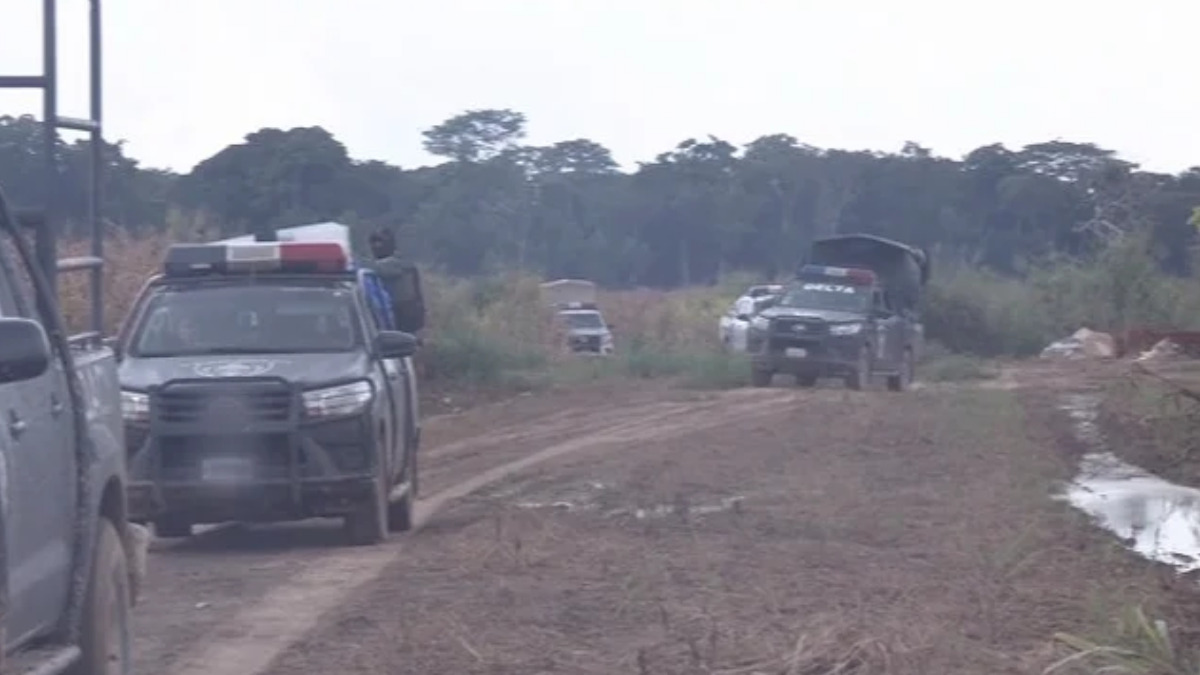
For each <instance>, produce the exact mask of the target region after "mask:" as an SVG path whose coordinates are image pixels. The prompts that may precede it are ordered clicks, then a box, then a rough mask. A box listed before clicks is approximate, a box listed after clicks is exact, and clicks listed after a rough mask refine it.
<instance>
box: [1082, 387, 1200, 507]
mask: <svg viewBox="0 0 1200 675" xmlns="http://www.w3.org/2000/svg"><path fill="white" fill-rule="evenodd" d="M1185 365H1190V364H1185ZM1166 376H1167V377H1169V378H1172V379H1174V378H1175V377H1179V379H1180V380H1182V381H1185V382H1186V379H1187V378H1186V375H1185V374H1184V373H1179V374H1178V375H1176V374H1173V373H1171V372H1170V371H1169V370H1168V371H1167V372H1166ZM1101 413H1102V416H1101V422H1102V424H1103V426H1104V429H1105V432H1106V433H1107V434H1108V435H1109V437H1110V438H1111V440H1112V441H1113V446H1114V449H1115V451H1116V452H1117V454H1119V455H1121V456H1122V457H1123V458H1125V459H1126V460H1128V461H1130V462H1132V463H1134V464H1136V465H1138V466H1141V467H1142V468H1144V469H1146V470H1148V471H1151V472H1154V473H1156V474H1158V475H1161V476H1163V477H1164V478H1167V479H1168V480H1173V481H1176V482H1179V483H1184V484H1188V485H1194V486H1200V402H1197V401H1196V400H1195V399H1192V398H1190V397H1188V396H1185V395H1183V394H1182V393H1181V391H1180V389H1179V388H1178V386H1176V385H1174V384H1172V383H1170V382H1168V381H1164V380H1161V379H1159V378H1158V377H1154V376H1148V375H1144V374H1137V373H1132V372H1131V373H1130V374H1129V375H1127V376H1126V377H1124V378H1121V379H1118V380H1115V381H1113V382H1112V383H1111V384H1110V385H1109V387H1108V390H1107V392H1106V395H1105V397H1104V402H1103V404H1102V406H1101Z"/></svg>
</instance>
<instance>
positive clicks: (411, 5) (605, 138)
mask: <svg viewBox="0 0 1200 675" xmlns="http://www.w3.org/2000/svg"><path fill="white" fill-rule="evenodd" d="M41 4H42V3H41V2H40V1H39V0H4V10H5V12H4V17H3V28H2V30H0V34H2V38H0V72H3V73H4V74H26V73H36V72H38V71H39V70H40V49H41V47H40V41H39V40H40V35H41V34H40V30H39V22H40V16H41V14H40V7H41ZM59 5H60V9H59V14H60V38H59V40H60V69H61V72H62V76H63V83H62V85H61V87H62V92H61V94H60V96H61V100H62V110H61V112H62V114H67V115H80V114H81V113H84V112H86V99H85V96H86V82H87V76H86V67H87V52H86V36H87V31H86V26H87V24H86V20H87V0H59ZM105 5H106V7H105V31H106V35H105V38H106V42H105V73H104V74H105V78H106V89H107V91H106V100H105V116H106V124H107V136H108V138H109V139H110V140H116V139H124V140H126V141H127V142H128V146H127V151H128V152H129V153H130V154H131V155H132V156H134V157H136V158H137V159H139V160H141V161H142V162H143V164H146V165H150V166H156V167H165V168H171V169H175V170H180V171H186V170H188V169H190V168H191V167H192V166H193V165H194V164H195V163H196V162H198V161H200V160H202V159H204V158H205V157H208V156H209V155H212V154H213V153H215V152H217V151H219V150H220V149H221V148H223V147H224V146H226V145H228V144H230V143H234V142H237V141H239V140H240V139H241V138H242V137H243V136H245V135H246V134H247V133H249V132H251V131H253V130H256V129H258V128H261V127H264V126H275V127H292V126H308V125H321V126H323V127H325V128H326V129H328V130H330V131H331V132H332V133H334V134H335V135H336V136H337V137H338V138H339V139H341V140H342V142H344V143H345V144H346V145H347V146H348V148H349V150H350V153H351V154H352V155H353V156H354V157H356V158H361V159H382V160H387V161H389V162H393V163H398V164H400V165H402V166H405V167H412V166H415V165H420V164H428V163H432V162H433V158H431V157H430V156H429V155H427V154H426V153H425V152H424V151H423V150H422V148H421V133H420V132H421V131H422V130H424V129H427V128H429V127H430V126H433V125H435V124H437V123H438V122H441V121H442V120H444V119H446V118H447V117H450V116H452V115H454V114H456V113H458V112H461V111H462V110H464V109H468V108H512V109H515V110H518V111H521V112H524V113H525V114H526V115H527V116H528V118H529V137H528V141H529V142H531V143H536V144H545V143H551V142H554V141H557V140H564V139H568V138H577V137H587V138H591V139H593V140H595V141H598V142H600V143H603V144H604V145H606V146H608V147H609V148H611V149H612V150H613V152H614V154H615V156H616V158H617V160H618V161H620V162H621V163H622V164H624V165H625V166H627V167H632V166H633V165H634V162H636V161H639V160H648V159H651V158H653V156H654V155H656V154H657V153H659V152H662V151H664V150H667V149H669V148H671V147H672V146H674V145H675V144H676V143H678V142H679V141H681V140H683V139H685V138H688V137H692V136H697V137H702V136H704V135H706V134H714V135H716V136H719V137H721V138H725V139H726V140H730V141H732V142H735V143H738V144H742V143H746V142H748V141H750V140H753V139H754V138H755V137H757V136H760V135H763V134H769V133H780V132H782V133H789V134H792V135H794V136H796V137H797V138H799V139H800V140H801V141H803V142H806V143H810V144H812V145H816V146H820V147H839V148H853V149H862V148H870V149H881V150H898V149H899V148H900V147H901V145H902V144H903V142H904V141H906V140H915V141H918V142H920V143H921V144H923V145H926V146H928V147H931V148H932V149H933V150H934V151H935V152H937V153H938V154H945V155H951V156H961V155H962V154H964V153H965V152H968V151H969V150H971V149H972V148H974V147H977V146H979V145H984V144H987V143H992V142H997V141H999V142H1003V143H1006V144H1008V145H1010V146H1013V147H1017V146H1020V145H1023V144H1026V143H1032V142H1038V141H1042V140H1050V139H1054V138H1062V139H1065V140H1080V141H1091V142H1096V143H1099V144H1101V145H1104V146H1106V147H1110V148H1114V149H1116V150H1118V151H1120V152H1121V153H1122V155H1124V156H1125V157H1127V158H1129V159H1132V160H1134V161H1138V162H1141V163H1142V164H1143V166H1145V167H1146V168H1148V169H1152V170H1158V171H1171V172H1174V171H1180V170H1182V169H1184V168H1187V167H1190V166H1194V165H1198V164H1200V133H1197V130H1198V129H1200V68H1198V66H1197V58H1196V50H1197V47H1198V45H1197V43H1198V42H1200V38H1197V37H1196V35H1197V32H1196V27H1197V25H1200V2H1195V1H1194V0H1145V2H1142V3H1132V2H1118V1H1116V0H1114V1H1113V2H1110V3H1103V2H1095V1H1094V0H1092V1H1087V2H1085V1H1084V0H1007V1H1006V2H1002V3H995V2H988V3H983V2H963V1H962V0H957V1H954V0H900V1H896V0H858V1H856V0H840V1H835V0H824V1H821V2H817V1H810V0H739V1H734V0H425V1H422V2H418V1H417V0H106V2H105ZM39 100H40V99H39V98H38V97H37V95H36V94H34V93H10V92H0V113H12V114H17V113H25V112H33V113H37V112H39V111H40V103H39Z"/></svg>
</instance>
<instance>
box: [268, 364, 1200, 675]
mask: <svg viewBox="0 0 1200 675" xmlns="http://www.w3.org/2000/svg"><path fill="white" fill-rule="evenodd" d="M1065 372H1066V371H1059V370H1054V369H1049V370H1047V369H1043V370H1040V371H1037V372H1033V373H1032V374H1031V375H1028V376H1025V375H1023V374H1021V373H1018V374H1017V375H1016V376H1015V377H1016V379H1017V380H1018V381H1020V382H1024V383H1026V384H1027V385H1028V386H1027V387H1025V388H1022V389H1013V390H984V389H966V388H964V389H961V390H955V391H941V392H939V391H924V392H923V391H914V392H909V393H907V394H901V395H895V394H889V393H885V392H881V391H872V392H865V393H851V392H843V391H838V390H815V391H797V390H787V391H783V392H781V391H778V390H771V391H770V392H761V391H760V392H745V393H742V392H737V393H734V394H726V395H723V396H722V397H718V398H717V399H714V400H713V401H686V400H685V401H679V400H675V401H666V402H661V401H646V402H645V403H644V404H638V405H644V406H645V407H646V410H645V411H644V412H645V414H646V416H645V417H643V418H641V419H640V420H626V421H627V422H631V424H625V425H624V426H623V425H622V420H620V419H619V417H620V416H619V415H618V416H617V418H616V419H613V420H612V421H605V420H606V418H603V417H602V416H601V417H599V418H597V417H591V418H584V419H580V420H576V422H578V423H579V424H580V425H581V430H580V434H581V437H580V438H581V440H578V441H577V442H575V443H576V444H575V445H572V443H573V441H572V440H571V433H570V430H569V427H570V426H571V424H573V423H575V422H573V421H572V417H571V416H570V415H569V414H564V415H563V416H561V417H558V418H556V419H557V421H556V422H553V421H552V422H549V423H547V424H546V425H544V426H543V429H558V430H559V431H554V432H553V433H550V434H548V435H547V437H546V438H544V439H543V438H530V437H525V436H521V435H520V434H519V433H518V432H517V431H516V430H515V429H512V422H513V419H511V416H515V417H520V412H519V410H520V406H521V405H526V406H532V407H536V406H537V405H538V404H536V403H533V402H526V403H515V404H513V405H514V406H515V407H511V408H508V413H509V414H505V413H503V412H500V410H499V409H497V411H495V412H493V413H482V412H481V418H480V419H481V420H485V419H488V415H494V417H491V419H492V420H494V422H493V424H497V425H499V426H498V427H497V428H495V429H492V428H491V427H489V426H488V423H487V422H486V421H472V422H471V425H472V426H471V428H472V429H475V430H477V431H475V432H472V431H470V430H469V429H465V428H455V429H453V430H451V429H447V430H446V436H445V437H444V439H445V440H444V441H442V442H440V443H438V444H432V445H431V446H429V451H428V452H429V454H430V455H431V456H436V455H437V453H438V452H439V449H438V448H439V447H441V448H446V447H448V446H452V444H454V443H458V444H459V446H458V449H457V450H456V451H455V452H456V453H459V454H460V455H461V453H467V454H471V453H473V452H474V451H472V450H470V448H471V446H472V442H471V441H470V440H469V439H472V438H474V439H476V440H475V441H474V442H476V443H479V444H480V445H479V447H480V448H483V449H481V450H479V451H478V454H479V455H482V454H484V453H493V454H495V456H496V457H497V458H498V459H499V458H502V459H500V464H498V465H496V466H497V468H498V469H501V471H500V473H498V474H495V475H492V476H490V477H486V478H487V479H486V480H481V481H477V482H474V483H473V482H472V481H471V480H468V478H469V475H475V476H481V475H483V474H480V473H476V472H477V471H478V469H479V468H480V467H482V464H480V465H472V468H471V469H470V470H467V469H466V465H463V472H462V474H461V475H458V476H457V478H456V479H457V480H458V481H459V482H458V483H454V481H453V480H451V477H450V476H449V475H448V474H447V475H445V476H443V477H442V479H440V480H439V483H440V485H442V486H447V485H449V487H439V488H437V489H438V490H439V491H440V492H439V494H440V495H441V497H442V501H441V502H440V503H439V504H437V507H438V508H437V509H436V510H435V511H434V512H433V513H432V515H431V516H430V517H429V519H428V520H427V522H426V523H425V525H424V528H423V529H422V531H421V532H420V533H418V534H417V535H416V536H413V537H410V538H408V539H406V540H405V541H404V544H403V551H402V554H401V555H397V556H396V557H395V559H394V560H392V561H391V562H390V563H389V564H388V565H387V566H386V567H384V568H383V569H382V570H381V571H380V572H379V574H378V576H377V577H376V578H375V579H374V580H373V581H371V582H370V583H367V584H364V585H363V586H362V587H361V588H360V589H359V590H357V591H356V592H354V593H353V594H351V595H350V596H349V597H348V598H347V599H346V600H345V601H344V602H342V603H341V604H340V605H339V606H338V607H337V608H336V609H334V610H332V611H330V612H329V613H328V614H326V615H325V616H324V617H323V618H322V620H321V622H320V625H319V626H318V628H317V629H316V630H314V631H312V632H311V633H309V634H308V635H307V636H306V637H305V638H304V639H302V640H300V641H299V642H297V643H296V644H295V645H294V646H293V647H292V648H291V649H290V650H288V651H287V652H285V653H284V654H283V655H282V656H281V657H280V658H279V659H278V660H277V661H275V663H274V664H273V666H272V667H271V669H270V670H269V672H270V673H275V674H278V675H283V674H285V673H286V674H289V675H303V674H309V673H312V674H316V673H331V672H338V673H490V674H498V673H513V674H516V673H521V674H531V673H614V672H631V673H696V672H706V673H727V674H730V675H732V674H734V673H743V674H745V675H750V674H751V673H755V672H761V673H782V672H789V673H807V674H817V673H834V672H838V673H860V674H862V673H914V674H921V675H927V674H931V673H965V674H970V673H981V674H982V673H988V674H993V673H1031V672H1040V669H1041V668H1042V667H1044V666H1045V665H1047V664H1048V663H1050V662H1051V661H1052V660H1054V659H1055V658H1056V657H1059V656H1061V655H1062V653H1061V651H1059V649H1058V648H1057V647H1056V646H1055V643H1054V642H1053V635H1054V634H1055V632H1056V631H1068V632H1074V633H1080V634H1089V635H1094V634H1095V633H1096V631H1098V630H1103V629H1104V628H1106V627H1107V626H1108V624H1109V622H1110V619H1111V618H1112V617H1113V616H1115V614H1116V611H1117V610H1118V609H1119V608H1121V607H1124V606H1126V605H1129V604H1133V603H1147V604H1148V605H1149V606H1150V608H1151V609H1158V608H1166V609H1170V608H1171V606H1172V605H1171V600H1172V597H1171V596H1172V594H1179V593H1182V591H1180V589H1179V588H1178V587H1177V586H1176V584H1175V582H1174V581H1173V580H1172V579H1171V578H1169V576H1168V575H1167V573H1165V572H1164V571H1163V570H1162V569H1160V568H1157V567H1154V566H1151V565H1148V564H1144V563H1143V562H1141V561H1140V560H1138V559H1136V558H1135V557H1133V556H1132V555H1131V554H1128V553H1126V552H1124V551H1123V550H1121V549H1120V547H1119V546H1118V545H1117V544H1116V543H1115V542H1112V541H1110V540H1108V539H1107V538H1105V536H1104V535H1103V534H1102V533H1100V532H1099V531H1098V530H1096V529H1094V528H1091V527H1089V526H1087V524H1086V523H1085V521H1084V519H1083V518H1082V517H1081V516H1077V515H1076V514H1075V513H1073V512H1072V511H1070V510H1068V509H1067V508H1066V507H1065V506H1063V505H1061V504H1057V503H1055V502H1052V501H1051V500H1050V499H1049V498H1048V494H1049V492H1050V491H1051V490H1052V488H1053V486H1054V484H1055V482H1056V481H1058V480H1061V479H1065V478H1068V477H1070V475H1071V474H1072V472H1073V469H1074V467H1073V457H1072V456H1071V453H1070V452H1057V451H1056V448H1057V447H1058V445H1059V440H1060V439H1059V435H1060V433H1061V429H1060V428H1058V427H1056V423H1055V422H1054V421H1053V420H1052V419H1051V418H1049V417H1047V416H1046V415H1043V414H1042V413H1044V412H1045V411H1047V410H1050V409H1051V408H1052V404H1051V403H1050V401H1051V398H1050V397H1051V395H1052V391H1051V390H1052V388H1053V385H1054V383H1056V382H1058V383H1060V384H1061V382H1060V381H1059V380H1056V378H1059V377H1062V378H1067V375H1066V374H1065ZM1064 381H1065V380H1064ZM739 397H740V398H739ZM650 398H655V397H654V396H651V397H650ZM1022 398H1023V399H1025V401H1026V405H1022V403H1021V402H1020V399H1022ZM718 403H719V404H718ZM671 404H674V405H675V406H677V407H672V405H671ZM654 405H661V406H662V407H660V408H656V409H654V410H651V409H650V408H651V407H653V406H654ZM689 410H690V413H689ZM1031 411H1035V412H1031ZM1037 411H1040V412H1037ZM656 415H661V416H656ZM555 425H560V426H558V427H556V426H555ZM606 425H608V426H606ZM598 428H599V429H598ZM560 432H561V434H562V436H558V435H557V434H559V433H560ZM431 433H432V432H431ZM439 433H440V432H439ZM473 434H477V435H473ZM505 434H516V435H511V436H505ZM497 439H500V440H497ZM588 439H590V440H588ZM580 444H582V445H580ZM585 446H586V447H585ZM534 455H537V457H536V459H537V461H536V462H532V461H531V462H528V463H527V464H521V462H522V461H523V460H516V461H515V462H514V460H513V459H512V458H514V457H526V456H527V457H533V456H534ZM472 461H476V460H472ZM505 467H507V468H505ZM454 473H456V474H457V473H458V472H457V471H455V472H454ZM484 473H487V472H486V471H485V472H484ZM451 483H454V485H450V484H451ZM1176 599H1178V598H1176ZM297 611H299V608H297ZM1172 618H1174V617H1172ZM1195 618H1196V617H1193V619H1195Z"/></svg>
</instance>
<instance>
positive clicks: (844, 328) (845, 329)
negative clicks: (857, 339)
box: [829, 323, 862, 335]
mask: <svg viewBox="0 0 1200 675" xmlns="http://www.w3.org/2000/svg"><path fill="white" fill-rule="evenodd" d="M861 330H862V324H861V323H835V324H834V325H832V326H830V327H829V334H830V335H858V332H859V331H861Z"/></svg>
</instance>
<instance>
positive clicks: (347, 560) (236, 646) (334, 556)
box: [147, 389, 803, 675]
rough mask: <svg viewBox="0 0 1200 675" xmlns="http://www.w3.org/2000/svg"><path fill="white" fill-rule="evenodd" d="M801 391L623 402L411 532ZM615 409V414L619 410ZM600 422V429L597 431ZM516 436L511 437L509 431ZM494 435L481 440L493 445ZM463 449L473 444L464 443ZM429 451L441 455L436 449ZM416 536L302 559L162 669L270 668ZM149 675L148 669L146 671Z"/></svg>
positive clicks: (497, 472)
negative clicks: (525, 482) (553, 466)
mask: <svg viewBox="0 0 1200 675" xmlns="http://www.w3.org/2000/svg"><path fill="white" fill-rule="evenodd" d="M802 397H803V394H802V393H800V392H791V391H787V390H778V389H775V390H750V391H736V392H728V393H726V394H723V395H721V396H718V397H714V398H713V399H711V400H709V401H704V402H699V403H697V402H683V403H665V402H663V403H659V404H656V405H653V406H648V407H647V408H649V409H647V408H641V409H638V410H636V411H629V410H628V408H626V409H623V410H619V411H615V410H614V411H612V412H613V413H614V414H613V415H609V414H608V412H606V413H605V414H603V415H602V416H601V418H602V419H603V420H611V419H613V418H614V417H621V418H623V421H622V422H619V423H616V424H607V422H600V423H599V425H598V424H597V421H596V419H595V418H590V419H589V422H591V423H590V424H587V425H586V426H587V427H588V428H589V429H590V431H587V432H584V433H582V434H579V435H576V436H574V437H572V438H569V439H567V440H564V441H561V442H557V443H554V444H551V445H549V446H547V447H542V448H541V449H540V450H534V451H532V452H529V451H526V452H524V454H523V455H522V456H520V457H519V458H517V459H508V460H507V461H503V462H502V463H501V464H499V465H493V466H492V467H491V468H489V469H487V470H484V471H481V472H478V473H474V474H472V475H470V477H468V478H466V479H464V480H461V481H460V482H458V483H456V484H454V485H452V486H449V487H447V488H444V489H442V490H440V491H439V492H437V493H436V494H434V495H431V496H430V497H429V498H428V499H425V500H421V501H420V502H418V504H417V512H416V523H415V527H414V533H417V532H419V531H420V530H421V529H422V528H424V527H425V526H426V525H427V524H428V523H429V522H430V519H431V518H433V517H434V516H435V515H436V514H437V513H438V512H439V511H441V510H442V509H444V508H445V507H446V506H448V505H449V504H451V503H452V502H454V501H455V500H458V499H461V498H463V497H465V496H467V495H469V494H471V493H473V492H475V491H477V490H479V489H481V488H483V487H485V486H487V485H490V484H492V483H495V482H497V481H500V480H503V479H505V478H507V477H509V476H511V475H513V474H516V473H519V472H521V471H523V470H526V469H529V468H531V467H533V466H536V465H538V464H542V463H544V462H548V461H551V460H554V459H557V458H561V457H565V456H568V455H573V454H575V453H580V452H583V451H602V452H603V451H610V450H613V449H617V448H621V447H623V446H628V445H630V444H634V443H644V442H650V441H655V440H658V439H662V438H666V437H672V436H682V435H688V434H692V433H697V432H702V431H705V430H707V429H711V428H714V427H717V426H720V425H722V424H725V423H726V422H728V421H730V420H734V419H736V420H746V419H751V418H755V417H760V416H767V415H772V414H777V413H778V412H780V411H782V410H784V409H786V408H788V407H790V406H792V405H793V404H794V403H795V402H796V401H798V400H800V399H802ZM618 412H619V415H618V414H617V413H618ZM597 426H600V427H602V428H599V429H597ZM509 437H510V438H516V437H515V436H509ZM495 440H496V437H495V436H485V437H483V438H480V439H479V441H480V442H481V443H482V444H484V445H489V446H493V447H494V446H495V445H496V443H495ZM463 443H464V444H462V445H458V448H459V449H460V450H462V449H470V448H471V446H470V445H468V444H465V441H464V442H463ZM431 454H441V453H438V452H437V450H436V449H434V450H432V451H431ZM412 545H419V540H418V541H411V540H408V539H407V538H397V539H395V540H393V541H392V542H390V543H389V544H384V545H381V546H378V547H373V548H367V549H334V550H330V551H329V552H326V553H320V554H318V555H317V556H316V557H313V558H309V559H308V560H307V561H305V564H304V565H303V567H302V568H300V569H298V570H296V572H295V573H293V574H290V575H289V576H288V577H286V579H283V580H280V582H279V583H278V584H277V585H275V586H274V587H273V588H272V589H271V590H269V591H268V592H267V593H266V594H265V595H264V596H262V597H261V598H259V599H258V600H257V601H256V602H254V603H253V604H252V605H249V606H247V607H245V608H244V609H242V610H241V611H239V612H237V613H236V614H235V615H234V616H232V617H230V618H229V619H228V620H225V621H221V622H219V623H218V624H217V625H216V626H215V627H214V628H212V629H211V630H210V631H208V633H207V634H205V635H202V636H199V637H198V639H196V640H195V641H194V643H193V645H192V647H191V648H190V649H187V650H186V651H184V652H183V653H182V654H180V655H179V656H178V657H177V658H175V659H174V660H173V661H172V662H171V665H170V666H169V667H167V668H165V669H164V671H165V673H166V674H167V675H231V674H232V673H238V674H239V675H256V674H257V673H260V672H262V671H264V670H266V669H267V668H269V667H270V665H271V663H272V662H273V661H274V660H275V659H276V658H277V657H278V656H279V654H281V653H282V652H283V651H284V650H285V649H286V648H288V647H289V646H290V645H292V644H293V643H295V642H297V641H298V640H300V639H301V638H303V636H304V635H305V634H306V633H308V632H309V631H310V630H312V629H313V628H315V627H316V626H317V624H318V622H319V621H320V619H321V617H322V616H323V615H324V614H325V613H326V612H328V611H329V610H331V609H333V608H334V607H335V606H337V605H338V604H339V603H340V602H341V601H342V600H344V599H345V598H346V597H347V596H348V595H350V594H351V593H353V592H354V591H355V590H356V589H358V588H360V587H362V586H363V585H365V584H367V583H369V582H371V581H372V580H374V579H375V578H377V577H378V576H379V574H380V573H382V572H383V570H384V569H385V568H386V567H387V566H388V564H389V563H390V562H392V561H393V560H395V559H396V558H397V557H398V556H400V555H402V554H403V551H404V549H405V547H406V546H412ZM147 675H148V674H147Z"/></svg>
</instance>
